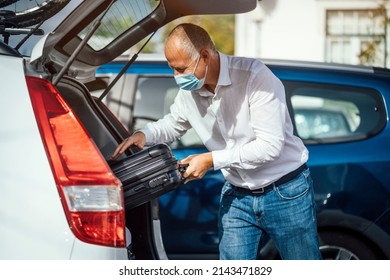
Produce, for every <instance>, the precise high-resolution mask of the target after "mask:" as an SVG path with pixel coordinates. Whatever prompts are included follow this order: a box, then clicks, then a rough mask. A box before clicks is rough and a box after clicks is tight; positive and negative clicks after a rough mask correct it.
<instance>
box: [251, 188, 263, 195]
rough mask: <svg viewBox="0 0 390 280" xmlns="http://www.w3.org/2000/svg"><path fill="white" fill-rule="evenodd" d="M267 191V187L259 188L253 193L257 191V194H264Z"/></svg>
mask: <svg viewBox="0 0 390 280" xmlns="http://www.w3.org/2000/svg"><path fill="white" fill-rule="evenodd" d="M264 192H265V188H259V189H256V190H253V191H252V193H257V194H262V193H264Z"/></svg>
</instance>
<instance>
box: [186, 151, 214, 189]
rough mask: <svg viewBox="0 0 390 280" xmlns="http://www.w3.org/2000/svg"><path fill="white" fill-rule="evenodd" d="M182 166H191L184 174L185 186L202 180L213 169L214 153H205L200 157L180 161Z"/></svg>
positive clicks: (190, 157)
mask: <svg viewBox="0 0 390 280" xmlns="http://www.w3.org/2000/svg"><path fill="white" fill-rule="evenodd" d="M180 163H181V164H189V166H188V167H187V169H186V171H185V172H184V174H183V177H184V178H185V180H184V184H186V183H188V182H189V181H192V180H195V179H201V178H203V176H204V175H205V174H206V172H207V170H209V169H210V168H211V167H213V156H212V153H211V152H210V153H204V154H199V155H190V156H188V157H186V158H185V159H183V160H181V161H180Z"/></svg>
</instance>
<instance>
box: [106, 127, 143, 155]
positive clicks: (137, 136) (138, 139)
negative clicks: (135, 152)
mask: <svg viewBox="0 0 390 280" xmlns="http://www.w3.org/2000/svg"><path fill="white" fill-rule="evenodd" d="M145 143H146V138H145V134H143V133H142V132H139V131H138V132H136V133H134V134H133V135H131V136H130V137H129V138H126V139H125V140H123V142H122V143H121V144H119V146H118V147H117V148H116V150H115V152H114V153H113V154H112V156H111V159H112V160H115V159H117V158H118V157H119V156H120V155H121V154H123V152H124V151H126V150H127V149H128V148H129V147H130V146H132V145H134V146H136V147H137V148H139V149H141V150H142V149H143V148H144V146H145Z"/></svg>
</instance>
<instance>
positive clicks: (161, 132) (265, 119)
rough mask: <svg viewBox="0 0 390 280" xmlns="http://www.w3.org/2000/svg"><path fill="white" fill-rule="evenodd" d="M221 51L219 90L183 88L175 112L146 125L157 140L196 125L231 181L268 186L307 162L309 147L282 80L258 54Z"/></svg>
mask: <svg viewBox="0 0 390 280" xmlns="http://www.w3.org/2000/svg"><path fill="white" fill-rule="evenodd" d="M219 57H220V72H219V78H218V83H217V87H216V88H215V94H213V93H210V92H209V91H207V90H206V89H205V88H204V87H203V88H201V89H200V90H197V91H186V90H182V89H180V90H179V92H178V95H177V97H176V99H175V101H174V104H173V105H172V106H171V108H170V110H171V111H170V114H168V115H166V116H165V117H164V118H163V119H161V120H159V121H157V122H154V123H149V124H148V125H147V126H146V127H145V128H144V129H142V130H141V131H142V132H143V133H144V134H145V136H146V141H147V144H152V143H158V142H171V141H174V140H176V139H178V138H180V137H181V136H182V135H183V134H184V133H185V132H186V131H187V130H188V129H189V128H191V127H193V128H194V130H195V131H196V132H197V134H198V135H199V137H200V138H201V140H202V141H203V143H204V145H205V146H206V148H207V149H208V150H209V151H211V152H212V156H213V166H214V169H215V170H219V169H220V170H221V171H222V173H223V175H224V177H225V179H226V180H227V181H228V182H230V183H231V184H233V185H235V186H240V187H244V188H249V189H257V188H260V187H264V186H267V185H269V184H270V183H273V182H275V181H277V180H278V179H280V178H281V177H282V176H284V175H286V174H287V173H289V172H291V171H293V170H295V169H297V168H298V167H299V166H301V165H302V164H303V163H305V162H306V161H307V159H308V151H307V149H306V147H305V146H304V144H303V142H302V141H301V139H300V138H298V137H296V136H295V135H293V125H292V122H291V119H290V116H289V113H288V109H287V105H286V98H285V91H284V87H283V84H282V82H281V81H280V80H279V79H278V78H277V77H276V76H275V75H274V74H273V73H272V72H271V71H270V70H269V69H268V68H267V67H266V66H265V65H264V64H263V63H262V62H261V61H259V60H257V59H252V58H243V57H233V56H226V55H224V54H222V53H219Z"/></svg>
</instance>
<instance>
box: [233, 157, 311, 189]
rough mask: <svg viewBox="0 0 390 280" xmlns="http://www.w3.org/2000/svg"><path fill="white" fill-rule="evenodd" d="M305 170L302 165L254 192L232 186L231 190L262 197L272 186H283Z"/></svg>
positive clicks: (305, 167) (304, 166)
mask: <svg viewBox="0 0 390 280" xmlns="http://www.w3.org/2000/svg"><path fill="white" fill-rule="evenodd" d="M306 169H307V165H306V164H303V165H301V166H300V167H298V168H297V169H295V170H294V171H291V172H290V173H287V174H286V175H284V176H283V177H282V178H280V179H279V180H277V181H275V182H273V183H272V184H269V185H268V186H265V187H262V188H259V189H255V190H250V189H245V188H241V187H237V186H233V185H232V187H233V189H235V190H236V191H238V192H241V193H246V194H252V195H262V194H265V193H267V192H268V191H270V190H272V189H273V187H274V186H275V187H278V186H280V185H283V184H285V183H287V182H289V181H291V180H292V179H294V178H295V177H297V176H298V175H299V174H301V173H302V172H303V171H304V170H306Z"/></svg>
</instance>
